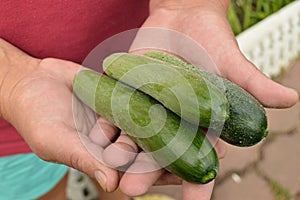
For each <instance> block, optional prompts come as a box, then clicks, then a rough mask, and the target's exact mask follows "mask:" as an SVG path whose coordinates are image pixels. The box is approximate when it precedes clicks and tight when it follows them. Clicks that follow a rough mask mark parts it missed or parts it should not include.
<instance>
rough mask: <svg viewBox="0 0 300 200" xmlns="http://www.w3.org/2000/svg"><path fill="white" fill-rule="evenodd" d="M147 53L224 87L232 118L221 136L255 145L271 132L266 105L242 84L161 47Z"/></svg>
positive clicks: (240, 142)
mask: <svg viewBox="0 0 300 200" xmlns="http://www.w3.org/2000/svg"><path fill="white" fill-rule="evenodd" d="M145 55H146V56H148V57H151V58H155V59H158V60H160V61H164V62H166V63H169V64H172V65H175V66H179V67H184V68H185V69H188V70H190V71H191V72H193V73H197V74H199V75H201V76H202V77H204V78H205V79H207V80H208V81H210V82H211V83H213V84H214V85H215V86H216V87H218V88H219V89H220V90H221V91H224V93H225V96H226V98H227V100H228V102H229V118H228V119H227V120H226V121H225V124H224V127H223V130H222V132H221V138H222V139H223V140H224V141H226V142H228V143H230V144H233V145H236V146H252V145H254V144H256V143H258V142H259V141H261V140H262V139H263V138H265V137H266V136H267V134H268V130H267V117H266V113H265V110H264V108H263V106H262V105H261V104H260V103H259V102H258V101H257V100H256V99H255V98H254V97H253V96H252V95H251V94H249V93H248V92H246V91H245V90H244V89H242V88H241V87H239V86H237V85H236V84H234V83H232V82H230V81H228V80H227V79H224V78H221V77H219V76H217V75H215V74H212V73H209V72H207V71H204V70H201V69H199V68H197V67H195V66H193V65H191V64H189V63H186V62H185V61H183V60H181V59H180V58H178V57H176V56H174V55H171V54H168V53H165V52H161V51H150V52H147V53H146V54H145Z"/></svg>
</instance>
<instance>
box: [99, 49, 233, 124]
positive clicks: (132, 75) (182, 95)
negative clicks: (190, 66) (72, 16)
mask: <svg viewBox="0 0 300 200" xmlns="http://www.w3.org/2000/svg"><path fill="white" fill-rule="evenodd" d="M103 68H104V71H105V73H106V74H108V75H109V76H110V77H113V78H115V79H117V80H119V81H121V82H123V83H126V84H128V85H130V86H132V87H134V88H137V89H138V90H140V91H142V92H144V93H146V94H148V95H150V96H151V97H153V98H154V99H156V100H157V101H159V102H160V103H162V104H163V105H164V106H165V107H166V108H168V109H169V110H171V111H173V112H175V113H176V114H177V115H179V116H181V118H183V119H185V120H187V121H189V122H191V123H193V124H197V125H198V124H199V125H200V126H202V127H206V128H208V127H210V128H215V129H216V128H220V127H222V126H223V124H224V122H225V120H226V118H227V117H228V112H229V105H228V102H227V99H226V98H225V97H224V95H223V93H222V92H221V91H220V90H219V89H218V88H217V87H215V86H214V85H213V84H211V83H210V82H209V81H206V80H205V79H203V78H202V77H201V76H199V74H195V73H190V72H189V71H187V70H186V69H183V68H181V67H174V66H172V67H171V66H169V65H165V64H164V63H163V62H161V61H159V60H156V59H152V58H149V57H146V56H143V55H135V54H129V53H115V54H111V55H110V56H108V57H107V58H105V60H104V62H103ZM175 68H176V69H175Z"/></svg>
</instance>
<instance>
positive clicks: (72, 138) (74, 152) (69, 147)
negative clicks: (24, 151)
mask: <svg viewBox="0 0 300 200" xmlns="http://www.w3.org/2000/svg"><path fill="white" fill-rule="evenodd" d="M48 130H51V132H49V133H47V131H48ZM35 131H37V132H38V134H39V137H40V138H38V137H37V138H35V139H36V140H37V141H39V143H40V145H39V146H38V148H34V149H33V150H34V152H35V153H37V154H38V155H40V157H41V158H42V159H44V160H47V161H52V162H56V163H62V164H65V165H68V166H70V167H72V168H75V169H77V170H79V171H82V172H84V173H86V174H87V175H89V176H90V177H91V178H96V179H97V180H98V182H99V184H100V185H101V187H102V188H103V189H104V190H105V191H109V192H111V191H114V190H115V189H116V188H117V187H118V183H119V179H120V178H119V174H118V172H117V171H116V170H114V169H111V168H109V167H107V166H105V165H104V164H103V163H102V162H100V161H99V160H98V159H96V157H95V156H94V155H93V154H92V153H91V151H90V150H88V149H87V145H89V144H88V142H86V141H83V140H84V139H87V138H85V137H84V136H85V135H84V134H80V133H79V134H78V133H77V130H74V128H72V127H66V126H65V125H64V124H63V125H61V126H58V125H57V126H53V124H52V123H51V124H49V127H47V126H44V127H43V131H41V130H35ZM41 133H43V134H41ZM34 134H36V135H37V133H34ZM44 134H46V135H47V134H52V136H53V137H48V138H47V141H45V140H44V139H43V135H44ZM79 135H82V136H83V137H79ZM60 138H61V139H60ZM94 147H97V146H96V145H94V146H90V149H92V150H93V149H94ZM95 151H97V152H99V151H101V150H100V149H97V150H95ZM49 152H50V153H51V155H49Z"/></svg>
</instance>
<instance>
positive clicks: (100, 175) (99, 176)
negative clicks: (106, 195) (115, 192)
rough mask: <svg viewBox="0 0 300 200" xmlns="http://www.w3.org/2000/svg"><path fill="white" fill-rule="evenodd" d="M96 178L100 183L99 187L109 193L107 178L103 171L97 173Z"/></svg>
mask: <svg viewBox="0 0 300 200" xmlns="http://www.w3.org/2000/svg"><path fill="white" fill-rule="evenodd" d="M95 178H96V180H97V181H98V183H99V185H100V186H101V187H102V189H103V190H104V191H105V192H107V190H106V176H105V174H104V173H103V172H102V171H100V170H98V171H96V172H95Z"/></svg>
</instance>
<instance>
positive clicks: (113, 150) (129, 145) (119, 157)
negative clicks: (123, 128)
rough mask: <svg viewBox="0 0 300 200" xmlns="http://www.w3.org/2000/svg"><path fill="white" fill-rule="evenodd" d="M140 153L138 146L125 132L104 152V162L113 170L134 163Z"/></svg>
mask: <svg viewBox="0 0 300 200" xmlns="http://www.w3.org/2000/svg"><path fill="white" fill-rule="evenodd" d="M137 152H138V147H137V145H136V144H135V143H134V142H133V141H132V140H131V139H130V137H129V136H128V135H126V134H125V133H124V132H123V133H122V134H121V135H120V136H119V137H118V139H117V140H116V141H115V142H114V143H112V144H110V145H109V146H108V147H107V148H105V149H104V151H103V161H104V162H105V163H106V164H107V165H109V166H110V167H112V168H117V167H121V166H125V165H128V164H130V163H132V162H133V160H134V159H135V157H136V155H137Z"/></svg>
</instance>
